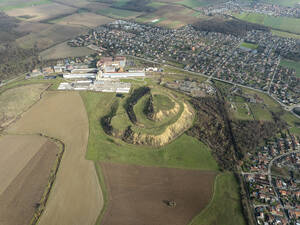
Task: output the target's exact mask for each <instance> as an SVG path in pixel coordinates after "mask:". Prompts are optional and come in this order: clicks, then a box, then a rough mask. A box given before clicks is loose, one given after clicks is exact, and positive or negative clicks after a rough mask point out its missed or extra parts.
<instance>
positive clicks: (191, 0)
mask: <svg viewBox="0 0 300 225" xmlns="http://www.w3.org/2000/svg"><path fill="white" fill-rule="evenodd" d="M221 2H225V1H224V0H214V1H211V0H182V1H178V2H177V3H178V4H181V5H185V6H187V7H190V8H198V7H203V6H208V5H213V4H217V3H221Z"/></svg>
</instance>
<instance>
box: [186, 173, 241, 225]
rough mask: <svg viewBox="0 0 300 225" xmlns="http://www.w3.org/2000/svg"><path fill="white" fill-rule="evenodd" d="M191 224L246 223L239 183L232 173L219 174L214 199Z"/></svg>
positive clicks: (236, 224)
mask: <svg viewBox="0 0 300 225" xmlns="http://www.w3.org/2000/svg"><path fill="white" fill-rule="evenodd" d="M190 225H246V222H245V219H244V217H243V214H242V206H241V202H240V196H239V185H238V183H237V181H236V179H235V177H234V175H233V174H232V173H221V174H219V175H218V176H217V178H216V181H215V185H214V195H213V199H212V201H211V202H210V203H209V205H208V206H207V207H206V208H205V209H204V210H203V211H202V212H201V213H200V214H199V215H198V216H196V217H195V218H194V219H193V221H192V222H191V223H190Z"/></svg>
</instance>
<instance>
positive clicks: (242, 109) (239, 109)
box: [233, 102, 253, 120]
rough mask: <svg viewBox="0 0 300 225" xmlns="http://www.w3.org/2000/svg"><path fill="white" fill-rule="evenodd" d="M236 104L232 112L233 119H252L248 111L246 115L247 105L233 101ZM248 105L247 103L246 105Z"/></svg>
mask: <svg viewBox="0 0 300 225" xmlns="http://www.w3.org/2000/svg"><path fill="white" fill-rule="evenodd" d="M234 105H235V106H236V110H235V111H234V112H233V116H234V118H235V119H239V120H253V116H252V114H251V111H250V115H248V110H247V106H246V105H245V103H240V102H236V103H234ZM248 107H249V105H248Z"/></svg>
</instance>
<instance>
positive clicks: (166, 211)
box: [101, 163, 216, 225]
mask: <svg viewBox="0 0 300 225" xmlns="http://www.w3.org/2000/svg"><path fill="white" fill-rule="evenodd" d="M101 168H102V171H103V174H104V179H105V184H106V187H107V190H108V207H107V210H106V212H105V214H104V217H103V221H102V223H101V224H103V225H120V224H122V225H162V224H172V225H185V224H188V223H189V222H190V221H191V220H192V218H193V217H195V216H196V215H197V214H198V213H199V212H200V211H201V210H202V209H203V208H204V207H205V206H206V205H207V204H208V203H209V201H210V199H211V196H212V192H213V183H214V179H215V175H216V173H215V172H207V171H199V170H184V169H171V168H158V167H144V166H134V165H122V164H116V163H101ZM170 200H174V201H175V202H176V207H175V208H171V207H169V206H168V205H167V203H166V202H167V201H170Z"/></svg>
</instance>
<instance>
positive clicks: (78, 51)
mask: <svg viewBox="0 0 300 225" xmlns="http://www.w3.org/2000/svg"><path fill="white" fill-rule="evenodd" d="M93 53H95V51H93V50H92V49H89V48H86V47H77V48H73V47H70V46H69V45H67V42H63V43H61V44H58V45H55V46H53V47H51V48H48V49H46V50H44V51H42V52H41V53H40V56H41V57H42V58H43V59H44V60H49V59H62V58H66V57H76V56H86V55H90V54H93Z"/></svg>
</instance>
